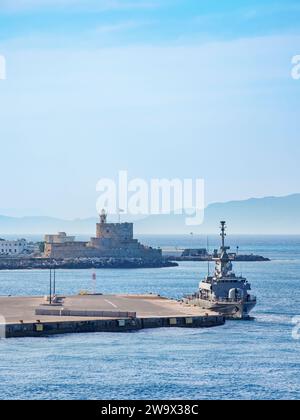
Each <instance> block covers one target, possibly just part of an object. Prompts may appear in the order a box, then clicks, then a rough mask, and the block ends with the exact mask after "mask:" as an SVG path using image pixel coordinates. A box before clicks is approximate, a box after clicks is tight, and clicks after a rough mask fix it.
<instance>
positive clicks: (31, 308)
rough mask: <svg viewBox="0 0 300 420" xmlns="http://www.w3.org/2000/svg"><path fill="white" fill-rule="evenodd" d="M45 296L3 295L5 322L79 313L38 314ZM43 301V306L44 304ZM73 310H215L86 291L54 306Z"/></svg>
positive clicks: (142, 314) (181, 313) (159, 313)
mask: <svg viewBox="0 0 300 420" xmlns="http://www.w3.org/2000/svg"><path fill="white" fill-rule="evenodd" d="M44 304H45V301H44V297H0V314H1V315H2V316H3V317H4V318H5V319H6V322H7V323H8V324H9V323H16V322H19V321H20V320H22V321H23V322H24V323H25V322H36V321H37V319H38V320H41V321H49V322H56V321H64V320H65V321H71V320H78V319H79V317H70V316H68V317H64V316H62V317H61V316H59V317H55V316H48V315H39V316H37V315H35V310H36V309H37V308H39V307H41V308H46V309H48V308H49V305H45V306H44ZM41 305H42V306H41ZM62 307H63V308H66V309H70V310H82V311H84V310H88V311H109V312H135V313H136V316H137V317H138V318H151V317H154V318H157V317H186V316H191V317H192V316H205V315H206V314H208V315H214V313H213V312H209V311H207V310H203V309H201V308H197V307H191V306H187V305H184V304H181V303H179V302H177V301H175V300H169V299H165V298H161V297H159V296H154V295H140V296H136V295H130V296H129V295H86V296H79V295H78V296H68V297H66V298H64V300H63V303H62V305H61V306H53V309H57V310H59V309H60V308H62ZM87 318H91V319H95V318H99V319H103V317H84V318H83V319H87Z"/></svg>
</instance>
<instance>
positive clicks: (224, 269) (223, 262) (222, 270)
mask: <svg viewBox="0 0 300 420" xmlns="http://www.w3.org/2000/svg"><path fill="white" fill-rule="evenodd" d="M226 229H227V228H226V222H224V221H222V222H221V234H220V236H221V238H222V246H221V255H220V257H219V258H217V259H216V270H215V275H216V277H217V278H218V279H220V278H222V277H226V275H227V273H228V271H229V266H228V263H229V262H230V259H229V256H228V254H227V251H228V249H230V247H228V246H225V238H226Z"/></svg>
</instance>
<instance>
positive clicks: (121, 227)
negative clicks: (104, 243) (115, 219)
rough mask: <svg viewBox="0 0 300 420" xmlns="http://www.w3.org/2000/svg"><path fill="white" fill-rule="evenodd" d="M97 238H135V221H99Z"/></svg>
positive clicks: (113, 239)
mask: <svg viewBox="0 0 300 420" xmlns="http://www.w3.org/2000/svg"><path fill="white" fill-rule="evenodd" d="M97 238H98V239H110V240H111V241H116V242H122V241H130V240H132V239H133V223H122V224H120V223H97Z"/></svg>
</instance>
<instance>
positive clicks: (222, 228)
mask: <svg viewBox="0 0 300 420" xmlns="http://www.w3.org/2000/svg"><path fill="white" fill-rule="evenodd" d="M226 229H227V228H226V222H221V237H222V251H225V238H226Z"/></svg>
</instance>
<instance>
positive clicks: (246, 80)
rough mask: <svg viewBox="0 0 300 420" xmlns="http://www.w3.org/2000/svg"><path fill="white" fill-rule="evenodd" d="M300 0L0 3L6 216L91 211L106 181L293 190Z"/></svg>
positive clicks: (229, 191) (229, 190) (217, 192)
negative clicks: (191, 180) (124, 177)
mask: <svg viewBox="0 0 300 420" xmlns="http://www.w3.org/2000/svg"><path fill="white" fill-rule="evenodd" d="M299 22H300V4H299V2H298V1H286V2H279V1H274V0H268V1H267V0H261V1H256V0H253V1H251V2H250V1H242V0H236V1H225V0H224V1H220V0H218V1H217V0H207V1H204V0H145V1H144V0H139V1H135V0H128V1H127V0H123V1H121V0H119V1H118V0H115V1H114V0H111V1H110V0H44V1H40V0H0V54H2V55H4V56H5V57H6V61H7V80H6V81H0V115H1V120H0V141H1V152H2V153H1V173H2V182H1V184H0V194H1V197H2V199H1V203H0V214H1V213H2V214H9V215H23V214H24V215H25V214H31V215H32V214H34V215H40V214H43V215H52V216H62V217H70V218H72V217H86V216H91V215H93V214H94V213H95V202H96V198H97V194H96V191H95V186H96V183H97V180H98V179H99V178H101V177H115V176H116V175H117V172H118V171H119V170H122V169H127V170H128V171H129V175H130V176H131V177H144V178H146V179H149V178H151V177H167V178H172V177H181V178H184V177H185V178H186V177H202V178H204V179H205V181H206V199H207V203H209V202H214V201H226V200H231V199H245V198H248V197H253V196H256V197H261V196H266V195H285V194H289V193H294V192H299V187H298V184H299V175H300V174H299V171H300V170H299V157H300V144H299V140H298V137H299V136H298V132H299V92H300V81H295V80H293V79H292V78H291V68H292V65H291V59H292V57H293V56H294V55H297V54H300V24H299Z"/></svg>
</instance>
